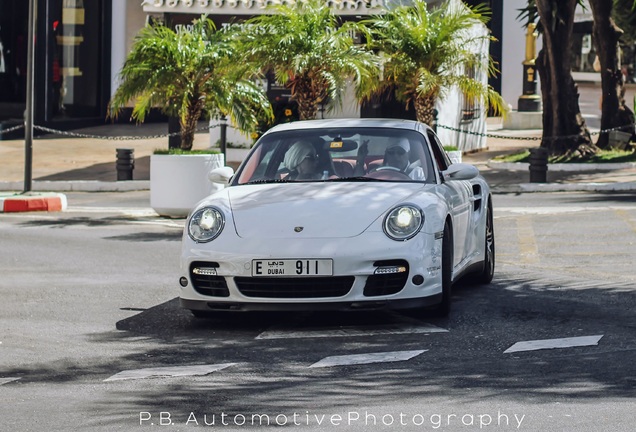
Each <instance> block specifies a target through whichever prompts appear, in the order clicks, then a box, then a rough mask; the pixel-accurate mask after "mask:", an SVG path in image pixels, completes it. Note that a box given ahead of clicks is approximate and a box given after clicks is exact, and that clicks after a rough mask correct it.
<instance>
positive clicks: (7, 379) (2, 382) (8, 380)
mask: <svg viewBox="0 0 636 432" xmlns="http://www.w3.org/2000/svg"><path fill="white" fill-rule="evenodd" d="M19 379H20V378H19V377H18V378H0V385H2V384H6V383H10V382H12V381H17V380H19Z"/></svg>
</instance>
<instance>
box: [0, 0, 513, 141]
mask: <svg viewBox="0 0 636 432" xmlns="http://www.w3.org/2000/svg"><path fill="white" fill-rule="evenodd" d="M328 1H330V2H331V3H332V4H333V5H334V7H335V8H336V10H337V11H338V13H339V14H341V15H343V16H348V17H352V18H353V17H356V16H364V15H368V14H371V13H375V12H377V11H378V10H379V8H380V7H382V6H384V5H385V4H386V5H390V4H391V3H392V2H394V0H368V1H361V0H328ZM457 1H459V0H457ZM34 2H35V3H36V4H37V9H38V10H37V12H38V14H37V16H38V19H37V29H36V31H37V36H36V44H35V45H36V48H35V88H34V92H35V104H34V110H35V112H34V122H35V124H36V125H42V126H48V127H52V128H55V129H63V130H64V129H75V128H79V127H82V126H84V125H91V124H92V125H95V124H103V123H104V122H105V121H106V107H107V103H108V100H109V99H110V97H111V96H112V94H113V92H114V90H115V89H116V88H117V85H118V82H117V76H118V73H119V70H120V69H121V67H122V65H123V63H124V61H125V58H126V55H127V53H128V52H129V50H130V47H131V45H132V42H133V39H134V36H135V35H136V34H137V32H138V31H139V30H140V29H141V28H142V27H143V26H144V25H145V24H146V22H147V20H148V19H149V17H153V18H159V19H162V20H164V21H169V22H171V23H172V24H173V25H187V23H189V22H191V21H192V19H194V18H196V17H198V16H200V15H201V14H202V13H206V14H208V15H209V16H210V17H211V18H213V19H214V21H215V22H216V23H217V25H223V24H224V23H227V22H229V21H230V20H233V19H235V18H239V19H240V18H249V17H250V16H253V15H257V14H261V13H264V7H263V6H264V5H266V4H268V3H270V2H271V1H270V0H144V1H142V0H112V1H108V0H90V1H88V0H34ZM441 2H442V0H431V1H430V2H429V3H430V4H431V5H437V4H439V3H441ZM483 2H486V3H487V4H488V6H489V7H490V8H491V10H492V20H491V24H490V31H491V33H492V35H493V36H494V37H495V38H496V39H498V42H495V43H493V44H491V45H490V47H489V48H487V47H479V49H480V50H481V49H486V50H488V49H489V50H490V54H491V55H492V56H493V58H495V60H497V61H498V63H499V68H500V70H501V74H500V76H498V77H495V78H491V79H490V84H491V85H492V86H493V87H494V88H495V90H497V91H499V92H500V93H501V94H502V95H503V96H504V98H505V99H506V101H507V102H508V103H510V105H511V106H512V108H516V101H517V98H518V97H519V95H521V94H522V84H523V82H522V78H523V77H522V65H521V63H522V62H523V56H524V53H523V51H522V50H519V46H523V43H524V42H523V41H524V38H525V33H524V29H523V28H522V24H521V23H520V22H519V21H517V20H516V15H517V14H518V9H519V8H521V7H523V6H524V5H525V0H506V1H505V2H504V0H466V3H468V4H477V3H483ZM28 4H29V1H24V0H3V1H2V2H0V54H1V55H0V138H2V137H5V138H6V137H7V136H5V135H3V134H2V130H3V129H6V128H7V127H10V126H12V125H15V124H21V123H22V122H23V113H24V109H25V94H26V78H25V76H26V57H27V55H26V54H27V53H26V41H27V34H26V33H27V17H28ZM504 35H505V36H504ZM268 93H269V95H270V99H271V100H272V101H273V102H274V103H281V104H284V103H286V101H285V97H286V96H287V95H286V92H285V89H284V88H280V87H279V86H277V85H276V83H275V82H269V83H268ZM345 99H347V100H348V102H345V105H344V106H343V109H342V110H341V111H339V112H326V111H323V112H321V114H320V115H321V116H323V117H325V118H327V117H329V116H339V117H343V116H353V117H359V116H363V117H404V118H413V117H414V113H413V111H412V110H411V111H405V110H404V107H403V106H401V105H400V104H397V103H384V104H381V105H375V106H374V105H368V106H362V107H361V106H359V105H358V104H357V103H356V102H355V101H354V100H353V95H351V96H349V97H347V98H345ZM439 111H440V124H447V125H450V126H456V127H459V128H463V129H468V130H470V131H472V132H481V131H485V115H486V113H484V112H481V113H479V115H475V114H476V111H475V107H472V108H471V107H466V104H464V102H463V101H462V100H461V95H457V94H456V95H453V96H452V97H449V98H447V99H446V100H445V101H443V102H442V103H440V106H439ZM467 111H471V113H469V115H467V114H466V113H467ZM440 134H441V135H445V134H446V135H448V136H445V137H442V138H443V139H444V141H445V142H447V143H449V144H454V145H458V146H459V147H461V148H463V149H465V150H472V149H474V148H481V147H483V146H485V141H480V140H477V141H476V140H475V135H473V136H472V137H471V139H470V140H465V139H464V141H467V142H466V143H464V142H463V141H462V139H463V138H461V135H458V134H457V133H456V132H453V133H451V132H450V131H449V132H444V131H442V130H440ZM464 135H465V134H464ZM469 137H470V136H469ZM229 139H230V140H231V138H229Z"/></svg>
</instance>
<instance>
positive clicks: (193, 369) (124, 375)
mask: <svg viewBox="0 0 636 432" xmlns="http://www.w3.org/2000/svg"><path fill="white" fill-rule="evenodd" d="M235 364H236V363H223V364H217V365H195V366H168V367H157V368H146V369H134V370H127V371H123V372H119V373H118V374H115V375H113V376H112V377H110V378H106V379H105V380H104V381H121V380H128V379H143V378H157V377H181V376H199V375H207V374H210V373H212V372H216V371H219V370H221V369H225V368H227V367H230V366H234V365H235Z"/></svg>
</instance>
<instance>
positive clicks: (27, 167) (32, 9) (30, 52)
mask: <svg viewBox="0 0 636 432" xmlns="http://www.w3.org/2000/svg"><path fill="white" fill-rule="evenodd" d="M36 1H37V0H29V23H28V43H27V76H26V110H25V111H24V191H23V193H27V192H30V191H31V187H32V184H31V183H32V181H31V180H32V177H33V171H32V168H33V81H34V79H33V78H34V73H33V64H34V59H35V46H34V39H35V33H36V32H35V17H36V13H37V5H36Z"/></svg>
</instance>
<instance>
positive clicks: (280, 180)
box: [241, 178, 289, 184]
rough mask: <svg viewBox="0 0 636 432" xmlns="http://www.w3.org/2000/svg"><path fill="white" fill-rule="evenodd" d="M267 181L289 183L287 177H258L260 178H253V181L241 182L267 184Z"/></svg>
mask: <svg viewBox="0 0 636 432" xmlns="http://www.w3.org/2000/svg"><path fill="white" fill-rule="evenodd" d="M265 183H289V180H287V179H284V178H283V179H258V180H252V181H248V182H246V183H241V184H265Z"/></svg>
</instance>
